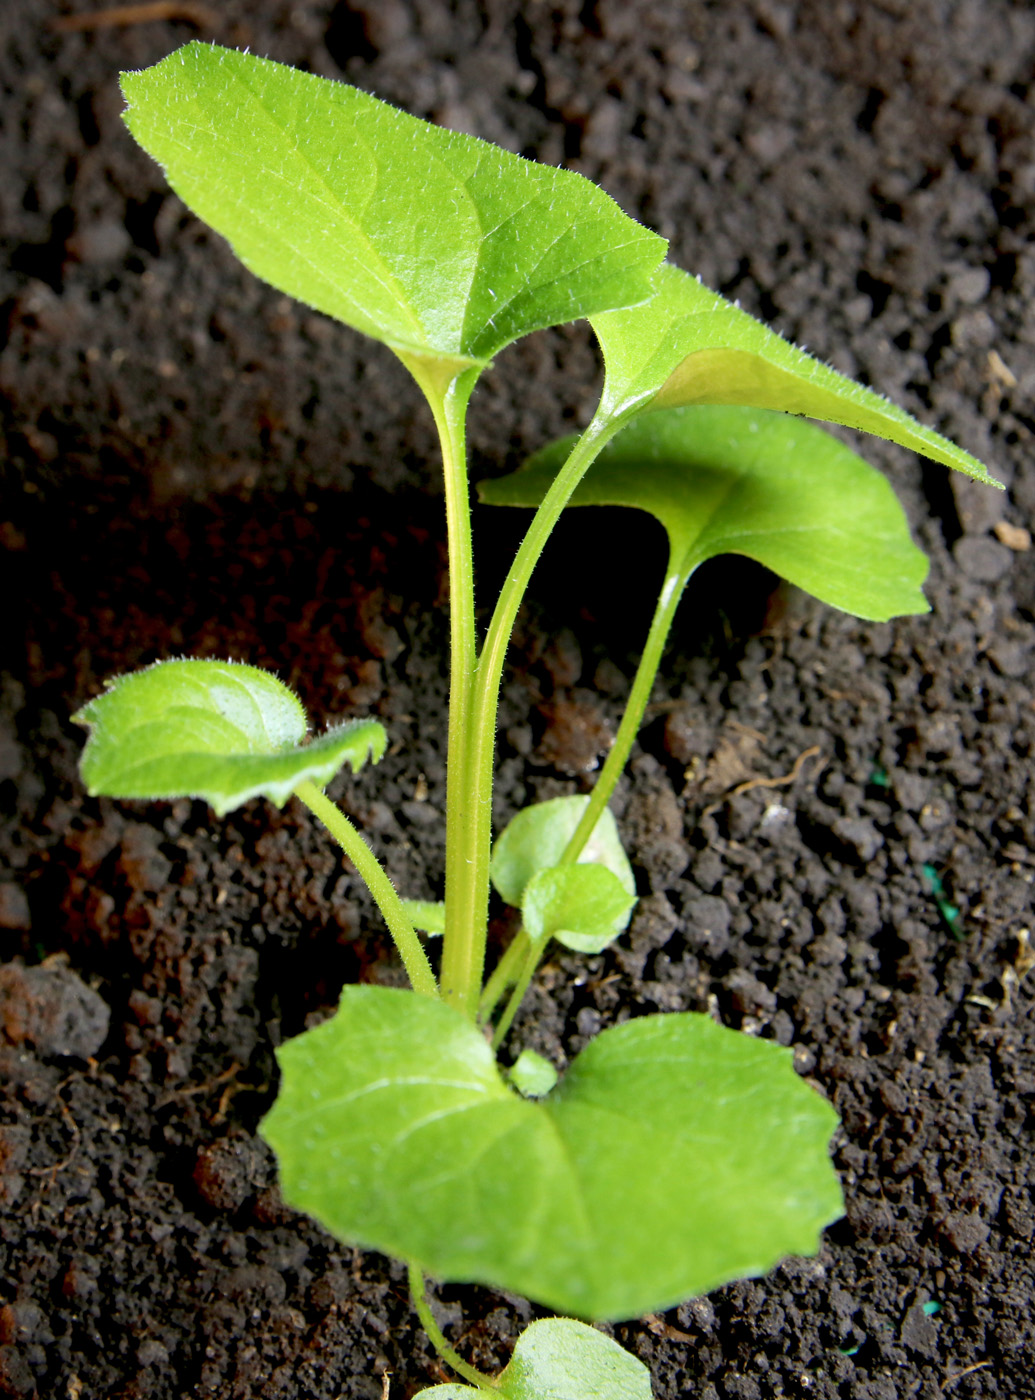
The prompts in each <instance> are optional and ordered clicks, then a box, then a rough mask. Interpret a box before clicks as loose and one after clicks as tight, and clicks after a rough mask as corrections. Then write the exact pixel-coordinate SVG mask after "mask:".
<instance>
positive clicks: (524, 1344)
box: [415, 1317, 651, 1400]
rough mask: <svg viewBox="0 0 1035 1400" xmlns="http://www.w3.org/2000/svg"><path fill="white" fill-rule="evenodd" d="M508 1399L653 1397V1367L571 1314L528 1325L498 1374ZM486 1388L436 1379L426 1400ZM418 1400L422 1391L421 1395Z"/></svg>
mask: <svg viewBox="0 0 1035 1400" xmlns="http://www.w3.org/2000/svg"><path fill="white" fill-rule="evenodd" d="M496 1384H497V1386H498V1387H499V1391H498V1393H499V1395H500V1396H502V1397H503V1400H651V1384H650V1372H649V1371H648V1370H647V1368H646V1366H645V1365H644V1364H643V1362H642V1361H640V1360H638V1359H637V1358H636V1357H635V1356H632V1355H630V1353H629V1352H627V1351H626V1350H625V1348H624V1347H621V1346H619V1345H618V1343H617V1342H616V1341H614V1340H613V1339H612V1338H611V1337H605V1336H604V1334H603V1332H598V1331H596V1329H595V1328H593V1327H587V1326H586V1324H585V1323H584V1322H576V1321H574V1319H573V1318H570V1317H547V1318H543V1319H542V1320H541V1321H539V1322H533V1323H532V1324H531V1325H530V1326H529V1327H526V1328H525V1330H524V1332H522V1334H521V1336H520V1337H519V1338H518V1339H517V1344H516V1346H515V1347H514V1354H513V1356H512V1357H511V1359H510V1362H509V1363H508V1365H507V1366H506V1367H505V1368H504V1370H503V1371H502V1372H501V1373H500V1375H499V1376H498V1377H497V1379H496ZM485 1393H486V1392H485V1391H483V1390H478V1389H477V1388H476V1387H475V1386H468V1385H435V1386H432V1387H431V1388H430V1389H428V1390H421V1391H418V1397H420V1400H469V1397H470V1396H472V1395H481V1396H484V1395H485ZM415 1400H417V1397H415Z"/></svg>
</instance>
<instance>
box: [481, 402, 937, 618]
mask: <svg viewBox="0 0 1035 1400" xmlns="http://www.w3.org/2000/svg"><path fill="white" fill-rule="evenodd" d="M573 442H574V438H566V439H563V440H561V441H558V442H554V443H551V444H550V445H549V446H548V447H546V448H544V449H543V450H542V451H541V452H538V453H536V455H535V456H534V457H531V458H530V459H529V460H528V462H526V463H525V465H524V466H522V467H521V468H519V469H518V471H516V472H513V473H512V474H511V475H510V476H506V477H501V478H500V479H498V480H496V481H489V482H482V483H480V484H479V487H478V492H479V495H480V497H481V499H482V500H483V501H487V502H490V503H493V504H496V505H521V506H534V505H538V503H539V501H540V500H541V499H542V497H543V496H544V495H545V493H546V491H547V489H548V487H549V485H550V483H551V482H552V481H553V479H554V476H555V475H556V474H557V472H558V471H559V470H560V467H561V466H562V465H563V463H564V461H565V459H566V458H567V455H568V452H569V451H570V449H571V446H572V444H573ZM570 504H571V505H611V506H634V507H637V508H639V509H641V510H646V511H649V512H650V514H652V515H654V516H655V517H656V518H657V519H658V520H660V521H661V523H662V525H663V526H664V527H665V529H666V531H667V532H668V536H669V543H670V547H671V550H672V559H671V566H670V567H671V568H672V569H674V570H678V571H679V572H680V573H682V574H683V575H684V576H685V575H686V574H688V573H689V572H690V571H691V570H692V569H693V568H695V567H696V566H697V565H698V564H701V563H703V562H704V561H705V560H706V559H712V558H714V557H715V556H716V555H719V554H744V555H746V556H747V557H748V558H749V559H755V560H757V561H758V562H759V563H760V564H764V565H765V566H766V567H767V568H769V569H772V570H773V571H774V572H775V573H777V574H779V575H780V576H781V577H782V578H785V579H788V580H789V581H790V582H791V583H794V584H796V585H797V586H798V587H799V588H803V589H805V591H806V592H808V593H811V594H813V595H814V596H815V597H816V598H819V599H820V600H821V601H823V602H825V603H829V604H830V605H831V606H833V607H836V608H840V609H841V610H842V611H844V612H848V613H852V614H853V615H855V616H857V617H863V618H867V619H870V620H872V621H881V622H883V621H887V619H889V618H891V617H898V616H902V615H904V614H907V613H923V612H927V611H928V603H927V600H926V599H925V597H924V595H923V593H922V592H921V584H922V583H923V581H924V579H925V578H926V577H927V570H928V562H927V559H926V557H925V555H924V554H923V553H922V552H921V551H920V550H919V549H917V547H916V546H915V545H914V544H913V542H912V540H911V539H910V536H909V527H908V524H907V522H906V519H905V515H904V514H903V511H902V507H901V505H900V504H899V502H898V500H897V498H896V496H895V493H894V491H893V490H892V489H891V487H890V486H889V484H888V482H887V481H886V480H885V479H884V477H883V476H882V475H881V474H880V472H878V471H877V470H876V469H875V468H873V467H871V466H870V465H869V464H868V463H867V462H865V461H863V459H862V458H861V457H859V456H858V455H857V454H856V453H855V452H853V451H852V450H851V449H850V448H848V447H846V446H845V445H844V444H843V443H840V442H838V441H837V439H836V438H833V437H831V436H830V434H829V433H826V432H824V431H823V430H822V429H821V428H817V427H816V426H815V425H814V424H811V423H805V422H803V421H802V420H801V419H798V418H790V417H788V416H787V415H786V414H782V413H768V412H765V411H764V410H761V409H748V408H724V407H702V408H683V409H669V410H668V411H666V412H658V413H650V414H645V415H644V416H643V417H642V418H639V419H637V420H636V421H635V422H633V423H631V424H630V425H629V426H628V427H627V428H625V429H623V430H622V432H620V433H619V434H618V436H617V437H615V438H614V439H613V440H612V441H611V442H610V443H609V444H608V445H607V447H605V448H604V450H603V452H602V453H601V454H600V457H599V458H598V459H597V461H596V462H595V463H594V464H593V466H592V468H591V469H590V471H589V472H588V473H587V475H586V476H585V477H584V478H583V480H582V481H581V482H580V483H579V485H578V486H577V487H576V489H575V492H574V494H573V495H572V497H571V501H570Z"/></svg>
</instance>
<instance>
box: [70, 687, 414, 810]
mask: <svg viewBox="0 0 1035 1400" xmlns="http://www.w3.org/2000/svg"><path fill="white" fill-rule="evenodd" d="M73 718H74V719H75V721H76V722H77V723H78V724H84V725H86V726H88V728H89V729H90V737H89V739H88V740H87V741H86V747H85V749H84V750H83V756H82V759H81V760H80V769H81V772H82V775H83V780H84V782H85V783H86V786H87V788H88V790H89V792H90V794H91V795H92V796H97V795H98V794H101V793H103V794H104V795H105V796H107V797H122V798H144V799H155V798H174V797H201V798H204V799H205V801H207V802H209V803H211V805H212V806H213V807H214V808H215V810H216V812H217V813H218V814H219V815H220V816H223V815H224V814H225V813H226V812H229V811H231V810H232V809H233V808H234V807H239V806H240V805H241V803H242V802H247V801H248V799H249V798H250V797H259V796H262V797H268V798H269V799H270V801H271V802H274V803H276V804H277V806H278V807H280V806H283V804H284V803H285V802H286V801H287V799H288V798H289V797H290V796H291V794H292V792H294V790H295V789H296V788H297V787H298V785H299V783H301V782H304V781H306V780H309V781H311V782H313V783H316V784H317V785H318V786H320V787H322V786H324V785H325V784H327V783H329V782H330V780H331V778H333V777H334V775H335V773H337V771H338V769H339V768H341V766H342V764H344V763H349V764H351V765H352V768H353V770H354V771H358V770H359V769H360V768H362V766H363V764H364V763H365V762H366V760H367V759H368V758H371V759H372V760H373V761H374V762H375V763H376V762H377V761H378V759H380V757H381V755H382V754H383V753H384V750H385V740H386V735H385V731H384V729H383V728H382V727H381V725H380V724H378V723H377V721H376V720H370V719H364V720H353V721H351V722H349V723H347V724H341V725H337V726H336V727H335V728H333V729H329V730H328V731H327V732H326V734H322V735H321V736H320V737H319V738H318V739H314V740H313V741H312V742H311V743H308V744H304V743H303V740H304V739H305V736H306V729H307V727H308V725H307V721H306V715H305V711H304V710H303V708H302V705H301V703H300V702H299V700H298V698H297V697H296V696H295V695H294V694H293V693H292V692H291V691H290V690H289V689H288V688H287V686H286V685H283V684H282V683H281V682H280V681H278V680H277V678H276V676H271V675H270V674H269V672H268V671H260V670H258V669H257V668H256V667H255V666H243V665H240V664H239V663H237V662H233V661H161V662H159V663H158V664H157V665H155V666H151V667H149V668H148V669H147V670H145V671H133V672H131V673H130V674H129V675H125V676H118V677H116V679H115V680H113V681H111V682H110V683H109V688H108V689H107V690H106V691H105V692H104V694H103V695H99V696H98V697H97V699H96V700H91V701H90V703H89V704H87V705H84V706H83V708H82V709H81V710H79V712H78V713H77V714H76V715H75V716H74V717H73Z"/></svg>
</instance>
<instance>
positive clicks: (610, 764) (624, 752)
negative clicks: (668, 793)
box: [560, 561, 693, 865]
mask: <svg viewBox="0 0 1035 1400" xmlns="http://www.w3.org/2000/svg"><path fill="white" fill-rule="evenodd" d="M692 572H693V569H692V567H691V568H684V569H673V568H672V567H671V561H670V564H669V569H668V572H667V573H666V574H665V582H664V583H663V584H662V586H661V594H660V596H659V598H658V603H657V607H656V608H655V610H654V617H653V619H652V621H651V625H650V631H649V632H648V634H647V641H646V643H645V644H644V648H643V655H642V656H641V657H640V664H639V666H637V668H636V675H635V677H634V678H633V683H632V689H631V691H630V692H629V702H628V704H627V705H626V707H625V714H624V715H623V716H622V722H621V724H620V725H619V726H618V733H617V734H616V735H615V741H614V743H613V744H612V746H611V752H610V753H609V754H608V756H607V760H606V762H605V763H604V766H603V768H602V769H601V770H600V777H599V778H598V779H597V781H596V783H595V784H594V787H593V791H592V792H591V793H590V797H589V802H588V803H587V804H586V810H585V811H584V812H583V813H582V817H581V819H580V820H579V824H578V826H577V827H576V828H575V830H574V831H573V832H572V834H571V838H570V839H569V841H568V844H567V846H566V847H565V848H564V854H563V855H562V856H561V860H560V863H561V865H572V864H574V863H575V861H577V860H578V858H579V856H580V855H581V854H582V848H583V846H585V844H586V842H587V841H588V840H589V838H590V836H591V835H592V834H593V829H594V827H595V826H596V824H597V822H598V821H599V820H600V818H601V817H602V816H603V813H604V808H605V807H606V806H607V804H608V802H610V800H611V796H612V794H613V793H614V790H615V786H616V784H617V782H618V779H619V778H620V777H621V774H622V770H623V769H624V767H625V765H626V763H627V761H628V758H629V753H630V751H631V749H632V746H633V743H634V742H635V739H636V735H637V734H638V733H639V730H640V725H641V724H642V723H643V715H644V711H645V710H646V708H647V704H648V702H649V700H650V695H651V691H652V689H653V688H654V678H655V676H657V674H658V667H659V666H660V665H661V657H662V653H663V652H664V650H665V643H666V641H667V640H668V634H669V631H670V629H671V627H672V619H673V618H674V617H675V613H676V608H677V607H678V606H679V600H680V598H681V597H682V596H683V589H684V588H685V587H686V584H687V580H688V579H689V577H690V574H691V573H692Z"/></svg>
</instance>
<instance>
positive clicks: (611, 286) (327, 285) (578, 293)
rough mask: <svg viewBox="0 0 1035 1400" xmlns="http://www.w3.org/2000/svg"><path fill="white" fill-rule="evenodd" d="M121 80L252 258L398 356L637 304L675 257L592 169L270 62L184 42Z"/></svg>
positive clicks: (484, 342)
mask: <svg viewBox="0 0 1035 1400" xmlns="http://www.w3.org/2000/svg"><path fill="white" fill-rule="evenodd" d="M122 90H123V94H124V96H125V98H126V101H127V103H128V110H127V111H126V114H125V119H126V122H127V124H128V126H129V128H130V130H131V131H132V133H133V135H134V136H135V137H136V139H137V140H138V141H139V142H140V144H141V145H142V146H143V147H144V149H145V150H147V151H148V152H149V153H150V154H151V155H152V156H153V157H154V158H155V159H156V160H157V161H158V162H159V163H160V164H161V165H162V167H163V168H164V170H165V173H166V176H167V178H168V180H169V183H170V184H171V185H172V187H173V189H174V190H175V191H176V192H177V194H179V195H180V197H181V198H182V199H183V200H184V201H185V202H186V203H187V204H188V205H189V206H190V208H191V209H193V210H194V212H195V213H196V214H198V215H199V216H200V217H201V218H202V219H204V220H205V222H206V223H208V224H210V225H211V226H212V227H213V228H214V229H215V230H216V231H217V232H218V233H220V234H222V235H223V236H224V237H225V238H227V239H228V240H229V242H230V244H231V246H232V247H233V249H234V251H235V252H236V253H237V255H238V257H239V258H240V259H241V261H242V262H243V263H244V264H245V265H246V266H247V267H249V268H250V269H251V270H252V271H253V272H254V273H255V274H256V275H257V276H259V277H261V278H263V279H264V280H265V281H267V282H269V283H271V284H272V285H273V286H274V287H277V288H279V289H280V290H281V291H283V292H287V293H289V294H290V295H291V296H293V297H296V298H297V299H298V300H299V301H302V302H305V303H306V304H307V305H309V306H313V307H316V308H317V309H318V310H320V311H323V312H326V313H327V314H328V315H330V316H333V317H335V318H336V319H337V320H339V321H344V322H345V323H346V324H347V325H350V326H353V327H355V329H357V330H359V331H363V332H365V333H366V334H367V335H371V336H373V337H375V338H376V339H378V340H381V341H384V342H385V343H386V344H388V345H390V346H392V348H393V349H395V350H396V351H397V352H398V353H400V354H401V355H402V356H403V358H404V359H405V358H407V357H408V356H409V357H417V358H418V359H421V358H426V357H429V356H430V357H433V358H435V359H446V360H449V361H450V362H455V363H451V368H452V369H453V371H454V372H459V371H460V370H462V369H463V368H464V367H466V366H478V365H483V364H485V363H487V362H488V361H489V360H490V359H491V358H492V357H493V355H495V354H496V353H497V352H498V351H499V350H501V349H502V348H503V347H504V346H505V345H507V344H509V343H510V341H512V340H515V339H517V337H519V336H521V335H525V334H527V333H528V332H529V331H532V330H536V329H538V328H540V327H543V326H549V325H557V324H560V323H561V322H564V321H571V320H575V319H577V318H579V317H584V316H588V315H591V314H593V313H594V312H597V311H601V310H606V309H609V308H612V307H615V306H626V305H629V304H631V303H633V302H636V301H641V300H643V299H644V298H645V297H647V296H649V295H650V292H651V275H652V273H653V272H654V270H655V269H656V268H657V266H658V264H659V262H660V261H661V259H662V257H663V256H664V250H665V247H666V244H665V240H664V239H662V238H659V237H658V236H657V235H656V234H653V233H651V232H649V231H648V230H647V229H645V228H642V227H641V226H640V225H639V224H637V223H636V222H635V221H634V220H632V219H630V218H629V217H628V216H627V215H625V214H623V213H622V211H621V209H620V208H619V207H618V205H617V204H615V202H614V201H613V200H612V199H611V198H610V197H609V196H608V195H606V194H605V193H604V192H603V191H602V190H599V189H598V188H597V187H596V186H595V185H593V184H592V183H591V182H590V181H589V180H586V179H585V178H584V177H583V176H581V175H578V174H576V173H574V172H572V171H565V170H557V169H554V168H552V167H549V166H541V165H537V164H534V163H533V162H532V161H527V160H524V159H522V158H521V157H520V156H515V155H512V154H510V153H509V152H507V151H503V150H500V149H499V148H498V147H496V146H492V145H490V144H489V143H488V142H485V141H480V140H477V139H476V138H474V137H471V136H465V135H462V134H460V133H457V132H453V131H447V130H444V129H442V128H440V127H436V126H433V125H431V124H430V123H428V122H423V121H420V120H419V119H417V118H416V117H411V116H409V115H407V114H406V113H404V112H400V111H398V110H397V109H396V108H394V107H391V106H389V105H388V104H387V103H384V102H381V101H379V100H378V99H377V98H375V97H371V96H370V95H369V94H368V93H365V92H361V91H360V90H359V89H358V88H353V87H349V86H348V85H347V84H345V83H337V82H331V81H329V80H328V79H325V78H319V77H315V76H313V75H312V74H309V73H301V72H298V71H297V70H295V69H293V68H288V67H285V66H284V65H282V64H278V63H273V62H271V61H270V60H268V59H262V58H256V57H254V56H252V55H248V54H242V53H237V52H235V51H234V50H232V49H224V48H219V47H217V46H214V45H207V44H199V43H190V44H187V45H186V46H185V47H184V48H181V49H179V50H177V51H176V52H175V53H173V54H170V55H169V57H168V58H165V59H163V60H162V62H161V63H158V64H156V65H155V66H154V67H153V68H148V69H145V70H144V71H143V72H139V73H124V74H123V75H122Z"/></svg>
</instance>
